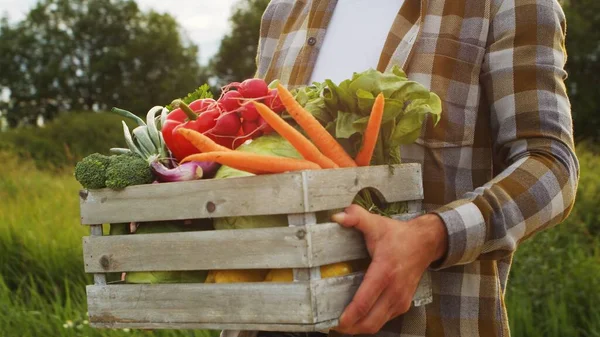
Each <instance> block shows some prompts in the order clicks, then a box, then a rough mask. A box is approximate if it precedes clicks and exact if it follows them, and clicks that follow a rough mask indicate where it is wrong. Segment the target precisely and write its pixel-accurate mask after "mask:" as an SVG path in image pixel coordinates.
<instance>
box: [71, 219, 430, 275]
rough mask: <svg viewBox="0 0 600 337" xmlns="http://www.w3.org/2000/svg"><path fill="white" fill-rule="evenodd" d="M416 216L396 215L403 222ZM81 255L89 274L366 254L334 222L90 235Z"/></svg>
mask: <svg viewBox="0 0 600 337" xmlns="http://www.w3.org/2000/svg"><path fill="white" fill-rule="evenodd" d="M417 214H419V213H417ZM415 215H416V214H407V215H402V216H395V217H397V218H400V219H404V220H407V219H409V218H412V217H414V216H415ZM292 217H294V216H292ZM296 217H298V216H296ZM298 219H302V221H300V220H298V221H300V222H298V224H300V223H302V222H303V221H304V220H303V219H304V217H298ZM309 239H310V240H311V241H312V243H311V244H312V247H311V249H308V243H307V240H309ZM232 242H234V243H235V244H232ZM83 251H84V255H83V256H84V264H85V271H86V272H87V273H113V272H126V271H164V270H207V269H253V268H260V269H263V268H311V267H318V266H322V265H325V264H330V263H336V262H341V261H349V260H354V259H360V258H363V257H367V256H368V253H367V251H366V248H365V245H364V240H363V237H362V234H361V233H360V232H358V231H356V230H354V229H347V228H343V227H341V226H339V225H338V224H335V223H326V224H318V225H313V226H308V227H307V226H299V227H280V228H256V229H238V230H220V231H200V232H181V233H161V234H135V235H116V236H103V237H100V236H90V237H84V238H83ZM309 251H312V253H313V256H312V260H311V259H310V258H309V256H308V252H309ZM273 252H277V253H276V254H274V253H273ZM189 257H196V258H189ZM313 271H314V272H315V275H314V276H315V278H318V277H316V273H317V272H318V271H319V269H318V268H315V270H313ZM306 273H307V274H306V276H305V277H304V278H303V279H302V280H309V279H310V275H309V274H308V269H307V270H306Z"/></svg>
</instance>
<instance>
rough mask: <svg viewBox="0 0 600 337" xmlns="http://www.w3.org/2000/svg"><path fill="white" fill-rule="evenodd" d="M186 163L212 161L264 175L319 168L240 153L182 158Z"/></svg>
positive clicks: (291, 160)
mask: <svg viewBox="0 0 600 337" xmlns="http://www.w3.org/2000/svg"><path fill="white" fill-rule="evenodd" d="M188 161H214V162H217V163H219V164H222V165H227V166H229V167H233V168H234V169H238V170H253V171H255V172H266V173H283V172H289V171H301V170H318V169H320V168H321V167H320V166H319V165H318V164H316V163H313V162H311V161H308V160H304V159H295V158H285V157H275V156H265V155H261V154H256V153H250V152H241V151H215V152H206V153H197V154H193V155H190V156H187V157H185V158H183V160H182V161H181V163H185V162H188Z"/></svg>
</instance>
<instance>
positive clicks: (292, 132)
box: [252, 101, 339, 168]
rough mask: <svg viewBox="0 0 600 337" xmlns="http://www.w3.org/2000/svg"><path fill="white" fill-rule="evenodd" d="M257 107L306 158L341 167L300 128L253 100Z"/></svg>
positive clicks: (271, 124) (326, 165) (321, 163)
mask: <svg viewBox="0 0 600 337" xmlns="http://www.w3.org/2000/svg"><path fill="white" fill-rule="evenodd" d="M252 103H254V106H255V107H256V110H257V111H258V113H259V114H260V115H261V116H262V118H263V119H264V120H265V122H267V124H269V125H270V126H271V127H272V128H273V130H275V131H276V132H277V133H278V134H280V135H281V136H282V137H283V138H285V139H287V140H288V141H289V142H290V144H292V146H293V147H295V148H296V150H298V152H299V153H300V154H301V155H302V157H304V159H306V160H309V161H312V162H314V163H317V164H318V165H319V166H321V167H322V168H337V167H339V166H338V165H337V164H336V163H334V162H333V161H332V160H331V159H329V158H327V157H326V156H325V155H324V154H322V153H321V151H319V149H317V147H316V146H315V145H314V144H313V143H311V142H310V140H308V139H306V137H304V136H303V135H302V134H301V133H300V132H298V130H296V129H294V128H293V127H292V126H291V125H289V124H288V123H287V122H286V121H285V120H283V118H281V117H279V115H278V114H276V113H275V112H274V111H273V110H271V109H270V108H269V107H268V106H266V105H264V104H262V103H259V102H254V101H253V102H252Z"/></svg>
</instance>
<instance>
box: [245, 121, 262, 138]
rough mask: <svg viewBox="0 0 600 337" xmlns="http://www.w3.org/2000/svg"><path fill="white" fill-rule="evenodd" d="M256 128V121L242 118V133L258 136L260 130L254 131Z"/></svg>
mask: <svg viewBox="0 0 600 337" xmlns="http://www.w3.org/2000/svg"><path fill="white" fill-rule="evenodd" d="M256 129H258V122H257V121H251V120H247V119H244V121H243V122H242V130H243V131H244V135H250V134H252V135H254V134H257V135H258V136H260V135H261V134H262V133H261V132H260V131H257V132H254V131H255V130H256Z"/></svg>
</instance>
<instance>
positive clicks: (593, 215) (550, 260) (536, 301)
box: [0, 151, 600, 337]
mask: <svg viewBox="0 0 600 337" xmlns="http://www.w3.org/2000/svg"><path fill="white" fill-rule="evenodd" d="M580 157H581V158H582V188H581V189H580V192H579V195H578V197H579V198H580V200H579V201H578V204H577V207H576V208H575V210H574V211H573V215H572V217H571V218H570V219H569V221H568V222H567V223H565V224H563V225H561V226H559V227H557V228H555V229H552V230H550V231H547V232H545V233H542V234H541V235H538V236H536V237H534V238H533V240H531V241H530V242H527V243H525V244H524V245H522V247H521V248H520V250H519V252H518V253H517V255H516V257H515V263H514V268H513V271H512V273H511V279H510V281H509V290H508V292H507V303H508V304H507V305H508V308H509V316H510V320H511V329H512V331H513V336H546V337H552V336H557V337H558V336H561V337H563V336H600V309H599V307H598V304H600V248H599V247H600V242H599V240H598V237H599V235H600V221H599V220H600V217H599V215H598V212H597V210H598V209H599V208H600V198H599V194H600V173H598V172H597V171H594V170H596V169H597V167H600V159H598V158H596V156H594V155H592V154H591V152H588V151H584V152H582V153H580ZM0 161H1V162H2V163H3V165H2V166H0V336H10V337H14V336H32V337H33V336H35V337H38V336H208V335H209V334H211V332H207V331H155V332H145V331H133V330H132V331H127V330H96V329H92V328H90V327H89V325H88V324H87V317H86V304H85V285H86V284H89V283H90V278H89V277H88V276H86V275H85V274H84V273H83V268H82V266H83V263H82V257H81V237H82V236H85V235H87V232H88V230H87V228H84V227H82V226H81V225H79V221H78V217H79V210H78V207H79V200H78V196H77V191H78V189H79V185H78V184H77V182H76V181H75V180H74V179H73V178H72V177H71V175H70V172H62V173H61V172H58V173H57V172H56V171H52V173H50V172H46V171H40V170H39V169H36V168H35V166H34V165H33V164H32V163H31V162H28V161H25V162H20V163H18V162H17V161H16V160H15V159H14V158H12V156H9V155H8V154H0ZM212 334H213V335H214V332H212Z"/></svg>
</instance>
